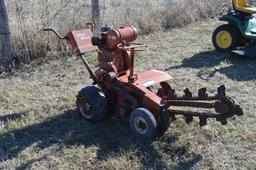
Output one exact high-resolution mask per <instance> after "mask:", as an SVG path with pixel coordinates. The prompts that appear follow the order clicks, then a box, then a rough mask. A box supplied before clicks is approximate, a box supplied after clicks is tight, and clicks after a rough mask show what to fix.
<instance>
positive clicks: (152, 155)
mask: <svg viewBox="0 0 256 170" xmlns="http://www.w3.org/2000/svg"><path fill="white" fill-rule="evenodd" d="M15 115H16V114H15ZM0 139H1V143H0V149H1V150H2V151H3V152H4V153H5V156H4V157H3V156H2V158H0V159H2V160H3V161H6V160H9V159H12V158H17V157H18V155H19V154H20V153H21V152H22V151H23V150H24V149H26V148H27V147H30V146H31V145H33V147H35V148H36V150H37V151H40V150H41V151H42V150H44V149H47V148H48V147H50V146H53V145H58V146H59V148H62V147H65V148H66V147H69V146H81V145H83V146H84V147H90V146H97V147H98V148H99V150H98V151H97V159H98V160H99V161H104V160H108V159H109V158H110V157H111V158H113V157H118V156H120V155H122V154H123V153H124V154H125V153H126V152H129V151H132V152H133V153H134V154H135V155H136V156H137V157H138V158H139V160H140V162H141V165H142V166H143V168H150V167H151V168H152V167H154V168H156V169H168V165H167V162H166V161H164V158H163V156H162V154H161V153H160V152H161V150H164V151H162V152H164V153H166V154H170V155H171V157H173V158H175V159H176V158H177V157H178V158H180V157H182V158H184V157H185V158H188V159H185V162H184V161H183V163H181V164H179V165H177V168H178V169H179V168H182V167H184V168H192V167H193V166H194V165H195V164H196V163H197V162H198V161H200V160H201V156H200V155H197V154H195V155H193V156H192V158H191V154H188V152H187V149H188V148H187V146H181V147H174V146H172V143H174V142H176V141H177V140H178V136H177V135H174V136H169V137H164V139H160V140H159V141H157V142H158V143H157V146H158V144H160V143H161V144H162V145H164V148H165V149H159V148H158V147H157V148H158V149H156V148H155V146H154V145H153V144H152V143H151V144H150V143H141V142H139V141H137V140H136V139H135V138H134V137H133V135H132V134H131V132H130V130H129V128H128V127H127V126H124V125H122V124H121V123H119V122H118V121H114V120H112V121H106V122H103V123H99V124H90V123H88V122H86V121H85V120H83V119H81V117H80V116H79V115H78V113H77V111H75V110H69V111H66V112H64V113H62V114H59V115H57V116H55V117H51V118H49V119H47V121H44V122H42V123H39V124H35V125H31V126H28V127H24V128H21V129H16V130H11V131H8V132H6V133H2V134H0ZM35 144H36V146H34V145H35ZM42 159H45V158H42ZM131 159H132V158H131ZM40 160H41V158H40V159H32V158H31V160H28V161H26V163H24V164H22V165H20V167H16V168H17V169H24V168H26V167H29V166H30V165H31V164H33V163H34V162H35V161H40ZM131 161H132V160H131Z"/></svg>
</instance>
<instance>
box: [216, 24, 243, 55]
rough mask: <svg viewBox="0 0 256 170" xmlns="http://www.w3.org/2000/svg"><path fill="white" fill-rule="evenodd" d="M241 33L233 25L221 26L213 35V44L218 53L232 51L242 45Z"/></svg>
mask: <svg viewBox="0 0 256 170" xmlns="http://www.w3.org/2000/svg"><path fill="white" fill-rule="evenodd" d="M240 41H241V39H240V33H239V31H238V30H237V29H236V28H234V27H232V26H231V25H221V26H219V27H218V28H217V29H216V30H215V31H214V32H213V35H212V42H213V45H214V47H215V49H216V50H218V51H230V50H233V49H235V48H236V47H237V46H238V44H239V43H240Z"/></svg>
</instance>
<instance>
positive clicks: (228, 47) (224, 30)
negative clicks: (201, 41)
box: [212, 0, 256, 58]
mask: <svg viewBox="0 0 256 170" xmlns="http://www.w3.org/2000/svg"><path fill="white" fill-rule="evenodd" d="M232 3H233V7H234V10H233V11H229V12H228V13H227V14H226V15H223V16H222V17H220V19H219V20H220V21H225V22H227V24H224V25H221V26H219V27H218V28H216V29H215V31H214V32H213V35H212V42H213V45H214V47H215V49H216V50H217V51H223V52H233V53H236V54H238V55H242V56H246V57H250V58H256V17H255V16H254V14H255V13H256V7H254V6H251V5H248V4H247V1H246V0H232Z"/></svg>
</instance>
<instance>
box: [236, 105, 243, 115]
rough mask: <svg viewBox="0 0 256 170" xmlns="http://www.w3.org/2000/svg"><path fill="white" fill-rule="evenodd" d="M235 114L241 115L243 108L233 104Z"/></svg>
mask: <svg viewBox="0 0 256 170" xmlns="http://www.w3.org/2000/svg"><path fill="white" fill-rule="evenodd" d="M235 114H236V115H237V116H243V115H244V112H243V109H242V108H241V107H240V106H239V105H236V106H235Z"/></svg>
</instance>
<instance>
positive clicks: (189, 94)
mask: <svg viewBox="0 0 256 170" xmlns="http://www.w3.org/2000/svg"><path fill="white" fill-rule="evenodd" d="M183 92H184V93H185V95H184V96H183V97H186V98H191V97H192V93H191V91H190V90H189V88H186V89H185V90H184V91H183Z"/></svg>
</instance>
